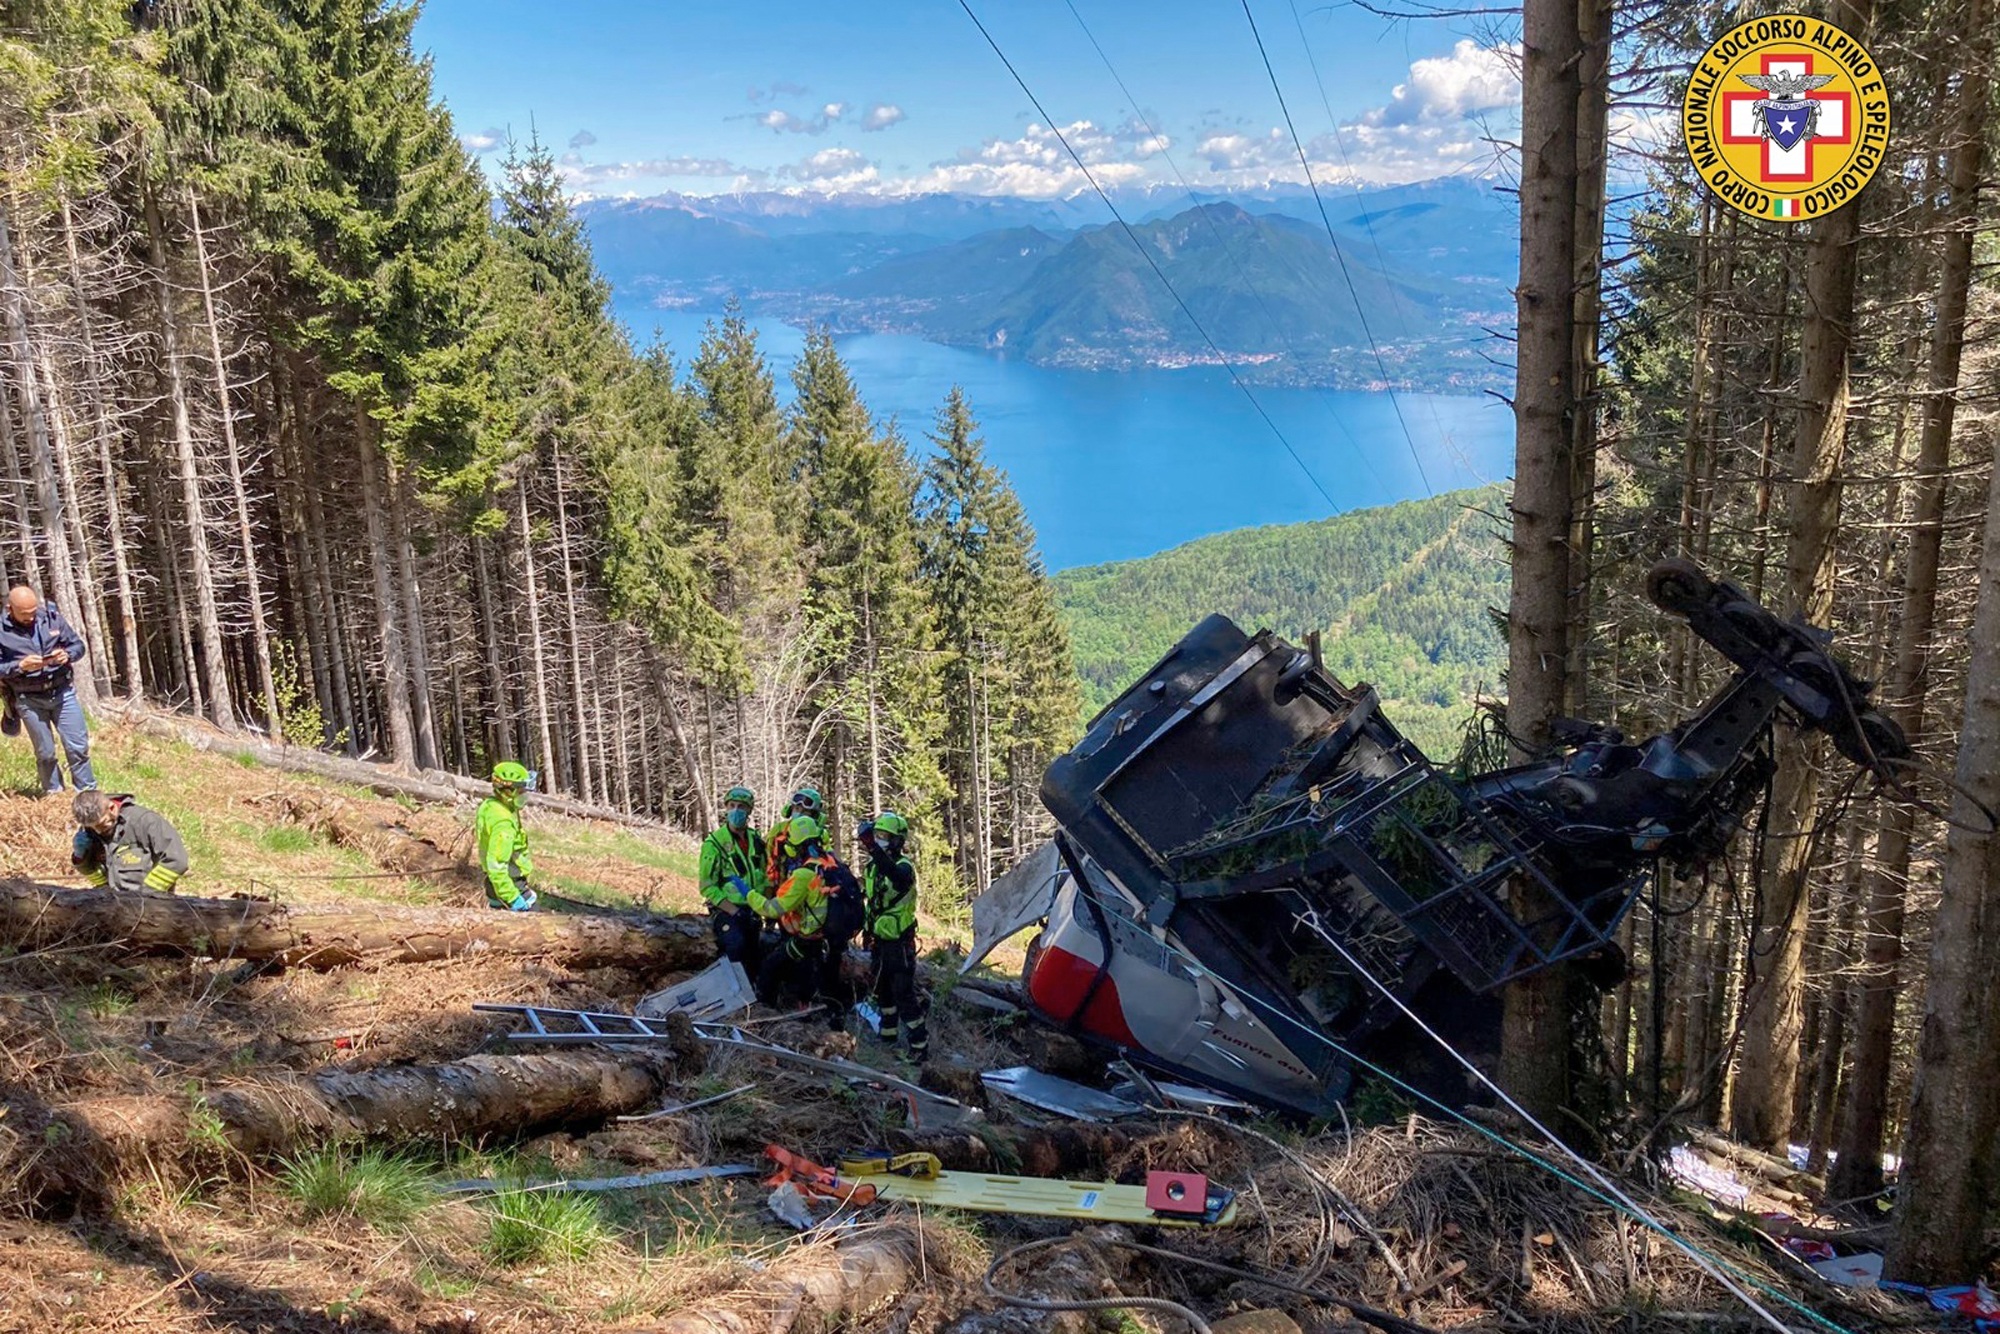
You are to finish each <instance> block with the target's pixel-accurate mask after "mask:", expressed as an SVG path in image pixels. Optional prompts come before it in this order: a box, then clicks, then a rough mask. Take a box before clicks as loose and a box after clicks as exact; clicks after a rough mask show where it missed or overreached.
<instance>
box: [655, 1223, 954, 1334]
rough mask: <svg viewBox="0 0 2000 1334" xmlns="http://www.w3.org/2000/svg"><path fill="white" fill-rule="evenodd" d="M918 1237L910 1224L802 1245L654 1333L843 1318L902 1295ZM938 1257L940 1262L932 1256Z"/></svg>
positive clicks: (789, 1326) (770, 1333)
mask: <svg viewBox="0 0 2000 1334" xmlns="http://www.w3.org/2000/svg"><path fill="white" fill-rule="evenodd" d="M917 1251H918V1247H917V1236H916V1233H915V1232H914V1231H913V1230H911V1229H909V1228H906V1227H893V1226H891V1227H881V1228H875V1229H871V1230H870V1231H869V1232H868V1233H867V1234H866V1235H864V1236H860V1237H856V1238H855V1239H854V1240H852V1241H849V1242H846V1243H844V1244H842V1245H838V1246H831V1245H827V1244H825V1243H820V1244H817V1245H807V1246H798V1247H795V1248H793V1249H792V1250H790V1251H788V1252H787V1253H786V1254H784V1255H783V1256H781V1257H779V1258H778V1259H777V1260H775V1261H773V1262H772V1263H771V1265H770V1267H769V1269H768V1270H767V1271H766V1274H765V1276H764V1277H763V1278H762V1279H761V1280H759V1281H758V1282H757V1283H755V1284H753V1285H752V1286H750V1287H748V1288H743V1289H739V1290H737V1291H735V1292H730V1293H725V1294H723V1295H722V1296H720V1297H715V1298H711V1299H709V1300H708V1301H706V1302H703V1303H702V1304H701V1305H700V1306H696V1307H692V1308H690V1309H689V1310H686V1311H682V1312H680V1313H678V1314H677V1315H674V1316H672V1317H670V1318H669V1319H668V1320H667V1322H666V1323H665V1324H664V1325H656V1326H654V1327H653V1330H652V1334H791V1332H792V1331H793V1330H801V1331H803V1330H807V1329H831V1328H834V1327H835V1326H840V1325H845V1326H847V1327H850V1328H855V1329H866V1328H869V1326H868V1325H867V1324H866V1323H865V1321H866V1319H867V1317H868V1316H869V1315H870V1314H872V1313H873V1312H875V1311H879V1310H880V1309H882V1308H883V1307H885V1306H887V1305H888V1304H889V1303H890V1302H893V1301H894V1300H895V1299H896V1298H897V1297H899V1296H901V1295H902V1293H903V1291H904V1290H905V1289H906V1288H908V1287H909V1286H910V1284H911V1282H912V1281H913V1280H914V1279H915V1278H916V1275H917V1268H918V1265H917ZM933 1263H935V1261H933Z"/></svg>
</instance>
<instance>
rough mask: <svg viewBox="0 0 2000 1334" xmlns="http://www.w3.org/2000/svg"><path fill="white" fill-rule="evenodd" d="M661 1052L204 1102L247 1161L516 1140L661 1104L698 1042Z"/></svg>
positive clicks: (241, 1089)
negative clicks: (349, 1148)
mask: <svg viewBox="0 0 2000 1334" xmlns="http://www.w3.org/2000/svg"><path fill="white" fill-rule="evenodd" d="M680 1038H681V1040H680V1041H678V1042H676V1043H674V1044H673V1045H672V1047H671V1048H669V1049H666V1050H662V1049H660V1048H656V1047H648V1048H646V1049H645V1050H644V1051H637V1052H633V1051H624V1052H618V1051H592V1050H585V1049H577V1050H573V1051H561V1052H536V1053H532V1054H530V1055H525V1056H513V1055H506V1056H468V1057H466V1058H465V1059H464V1060H462V1061H452V1062H450V1063H449V1064H446V1065H404V1066H391V1067H389V1068H387V1069H382V1070H368V1071H348V1070H326V1071H321V1072H320V1073H318V1074H314V1075H305V1076H300V1077H296V1078H290V1079H262V1080H258V1081H256V1082H254V1083H245V1084H239V1085H235V1086H232V1087H229V1088H223V1089H218V1090H216V1091H214V1092H211V1093H209V1094H207V1095H206V1102H207V1105H208V1107H209V1108H210V1110H212V1111H213V1112H214V1113H215V1114H216V1115H217V1116H219V1117H221V1118H222V1123H223V1125H224V1126H225V1127H227V1129H228V1132H229V1138H230V1141H231V1142H232V1143H233V1144H235V1145H236V1147H237V1148H239V1149H241V1150H242V1151H243V1152H245V1153H247V1154H251V1155H262V1154H273V1153H283V1152H285V1151H287V1150H289V1149H292V1148H294V1147H297V1146H300V1145H305V1144H321V1143H325V1142H328V1141H337V1140H348V1139H382V1140H428V1141H434V1142H435V1141H455V1140H478V1139H487V1138H492V1137H496V1136H504V1137H507V1138H515V1137H518V1136H524V1135H533V1134H539V1133H541V1132H543V1131H547V1130H554V1129H557V1128H559V1127H564V1126H574V1125H580V1124H591V1123H596V1122H602V1121H608V1120H610V1119H611V1118H612V1117H614V1116H623V1115H624V1114H626V1113H627V1112H634V1111H638V1110H639V1109H640V1108H642V1107H649V1106H651V1105H652V1104H653V1103H655V1102H658V1101H659V1099H660V1096H661V1095H662V1094H663V1093H665V1092H666V1089H667V1086H668V1085H669V1083H671V1082H672V1079H673V1075H674V1071H675V1066H676V1063H677V1062H678V1061H685V1060H688V1059H690V1058H692V1057H694V1056H695V1054H696V1052H697V1050H698V1048H699V1045H700V1044H699V1043H698V1042H696V1040H695V1037H694V1033H693V1030H692V1029H691V1028H687V1027H686V1026H685V1024H683V1031H682V1032H681V1033H680Z"/></svg>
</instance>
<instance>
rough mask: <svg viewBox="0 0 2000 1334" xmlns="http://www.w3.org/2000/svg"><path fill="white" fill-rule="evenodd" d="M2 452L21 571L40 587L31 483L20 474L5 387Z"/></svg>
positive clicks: (0, 414) (0, 415)
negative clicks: (31, 516) (30, 509)
mask: <svg viewBox="0 0 2000 1334" xmlns="http://www.w3.org/2000/svg"><path fill="white" fill-rule="evenodd" d="M0 454H4V456H5V458H6V462H7V477H6V491H7V495H8V503H9V504H10V505H12V506H13V510H14V540H15V542H16V543H18V544H19V552H18V553H17V559H18V560H19V561H20V570H19V574H20V576H21V578H22V580H23V581H25V582H26V583H29V584H32V585H35V586H37V587H39V586H40V585H41V582H42V580H41V576H40V575H39V574H38V573H37V572H36V569H35V567H36V565H37V563H38V562H37V561H36V559H35V539H34V527H33V525H32V523H31V522H30V521H29V519H28V484H27V482H26V481H25V480H24V479H23V478H22V476H21V451H20V448H19V447H18V446H17V445H16V444H15V443H14V405H13V403H12V402H11V401H10V396H9V395H8V394H7V392H6V391H5V390H4V389H0Z"/></svg>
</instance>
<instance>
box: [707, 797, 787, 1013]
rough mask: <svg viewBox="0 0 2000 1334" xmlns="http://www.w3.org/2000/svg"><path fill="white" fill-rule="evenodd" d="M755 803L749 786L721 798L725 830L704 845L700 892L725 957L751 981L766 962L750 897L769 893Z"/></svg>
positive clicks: (714, 833)
mask: <svg viewBox="0 0 2000 1334" xmlns="http://www.w3.org/2000/svg"><path fill="white" fill-rule="evenodd" d="M756 804H757V798H756V795H755V794H754V793H752V792H751V791H750V789H749V788H747V787H732V788H730V789H729V791H728V792H727V793H725V794H724V796H723V798H722V827H721V828H719V829H715V830H712V831H710V833H709V835H708V837H707V838H705V839H703V840H702V841H701V869H700V877H701V878H700V889H701V896H702V898H704V899H706V900H708V921H709V926H710V927H711V928H712V929H713V930H714V932H715V947H716V949H718V950H720V951H721V952H722V955H723V957H724V958H728V959H734V960H735V961H736V962H737V963H740V964H742V965H743V968H744V970H745V971H746V972H748V973H749V974H750V976H751V977H752V978H755V977H756V976H757V971H758V966H759V964H760V963H761V962H762V960H763V949H762V943H763V921H762V919H760V918H759V917H758V916H757V914H756V912H755V911H753V910H752V909H751V907H750V896H751V895H752V894H754V893H768V892H769V891H770V888H771V880H770V875H769V873H768V871H767V870H766V868H765V864H764V836H763V834H761V833H759V832H758V831H757V827H756V826H755V825H753V824H751V823H750V812H751V810H752V809H753V808H754V807H755V806H756Z"/></svg>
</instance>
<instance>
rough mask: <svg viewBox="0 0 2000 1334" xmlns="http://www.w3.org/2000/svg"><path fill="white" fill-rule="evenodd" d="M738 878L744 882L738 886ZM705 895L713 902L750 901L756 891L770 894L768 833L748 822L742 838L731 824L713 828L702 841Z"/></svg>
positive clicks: (702, 892) (701, 881)
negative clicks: (766, 853) (766, 858)
mask: <svg viewBox="0 0 2000 1334" xmlns="http://www.w3.org/2000/svg"><path fill="white" fill-rule="evenodd" d="M737 882H741V888H738V884H737ZM700 888H701V896H702V897H703V898H704V899H707V900H708V901H709V903H710V904H711V905H713V906H717V907H719V906H721V905H722V904H725V903H741V904H748V903H749V901H750V895H751V894H753V893H758V894H767V893H769V892H770V889H771V880H770V877H769V875H768V874H767V873H766V871H765V868H764V836H763V835H762V834H760V833H758V832H757V830H756V829H755V828H754V827H748V826H746V827H745V828H744V830H743V838H742V841H741V842H739V841H737V837H736V831H735V830H733V829H731V828H730V827H729V826H728V825H724V826H722V827H721V828H720V829H714V830H711V831H709V835H708V837H707V838H705V839H703V840H702V841H701V872H700Z"/></svg>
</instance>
